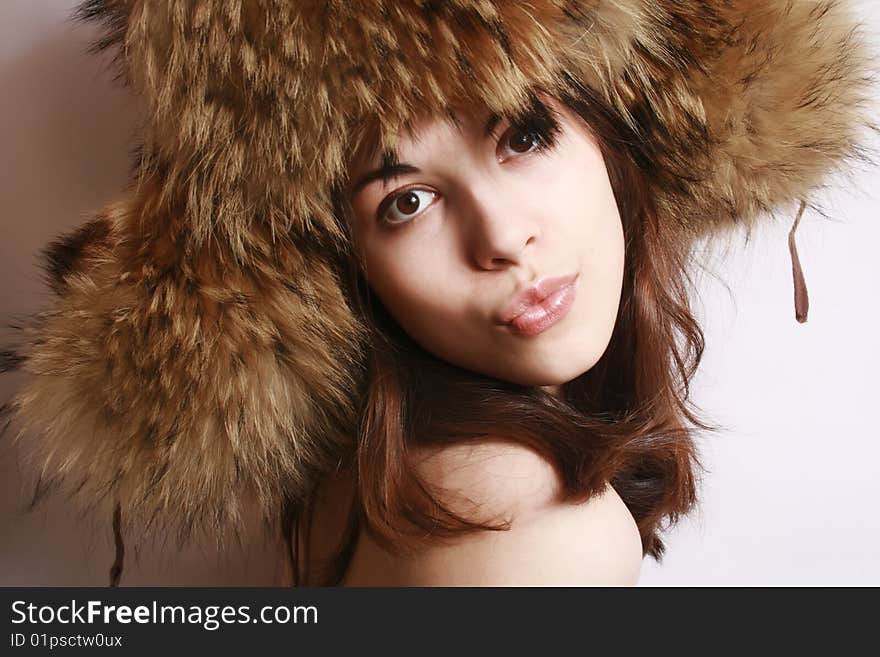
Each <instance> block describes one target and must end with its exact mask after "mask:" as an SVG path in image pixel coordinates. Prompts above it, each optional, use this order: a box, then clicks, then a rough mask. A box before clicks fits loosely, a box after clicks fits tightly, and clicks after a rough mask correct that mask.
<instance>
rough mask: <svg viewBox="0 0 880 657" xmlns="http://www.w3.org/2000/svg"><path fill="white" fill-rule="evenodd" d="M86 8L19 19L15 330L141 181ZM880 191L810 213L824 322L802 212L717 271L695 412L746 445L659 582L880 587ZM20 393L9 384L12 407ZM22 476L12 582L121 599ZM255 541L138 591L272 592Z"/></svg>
mask: <svg viewBox="0 0 880 657" xmlns="http://www.w3.org/2000/svg"><path fill="white" fill-rule="evenodd" d="M74 4H75V3H74V2H73V1H72V0H4V1H3V2H2V3H0V207H2V209H3V211H2V212H0V221H2V229H3V239H2V241H0V280H2V286H0V322H2V323H3V325H4V326H5V325H6V324H7V323H8V322H10V321H13V320H14V319H15V318H17V317H22V316H24V315H26V314H28V313H30V312H33V311H35V310H37V309H38V308H39V307H40V306H41V305H42V304H43V303H44V301H45V300H46V299H47V293H46V291H45V289H44V287H43V285H42V284H41V282H40V278H39V277H40V274H39V270H38V268H37V259H36V253H37V252H38V251H39V250H40V249H41V248H42V247H44V246H45V245H46V244H47V243H48V242H49V241H50V240H52V239H54V238H55V237H56V236H57V235H58V234H59V233H62V232H66V231H67V230H69V229H71V228H73V227H75V226H77V225H79V224H80V223H82V222H83V221H85V220H86V219H88V218H89V217H90V216H91V214H92V212H93V211H95V210H96V209H98V208H99V207H100V206H101V205H102V204H103V203H105V202H106V201H107V200H108V199H109V198H110V197H111V196H112V195H114V194H115V193H117V192H118V191H119V190H120V189H122V187H123V186H124V185H125V183H126V173H127V169H128V165H129V159H130V158H129V151H130V149H131V148H132V146H133V145H134V140H133V138H132V134H133V128H134V126H135V125H136V121H137V116H138V106H137V101H135V100H134V99H132V98H131V97H130V96H129V95H128V93H127V92H126V91H125V90H123V89H121V88H119V87H118V86H116V85H114V84H113V82H112V79H111V78H112V76H111V75H110V72H109V70H108V68H107V66H108V58H107V57H106V56H104V57H96V56H94V55H89V54H86V53H85V49H86V48H87V46H88V45H89V44H90V43H91V41H92V40H93V39H94V37H95V35H96V30H95V29H94V28H93V27H89V26H81V25H74V24H72V23H70V22H68V21H67V17H68V15H69V13H70V10H71V8H72V7H73V6H74ZM858 7H859V11H860V12H861V13H862V15H863V16H864V19H865V21H866V22H867V27H868V29H867V31H868V32H869V33H871V34H872V35H876V34H878V33H880V3H876V2H871V1H870V0H866V1H863V2H861V3H860V4H859V5H858ZM871 146H872V147H873V148H875V149H880V144H878V143H877V140H874V141H872V142H871ZM878 182H880V171H878V170H877V169H874V170H871V169H867V168H863V169H862V170H860V171H857V172H856V173H855V174H853V175H852V176H850V177H848V178H841V179H838V180H835V181H834V185H833V188H832V189H831V190H829V191H828V192H827V193H823V194H822V196H821V199H822V201H823V202H824V204H825V207H826V209H827V210H828V212H829V214H830V216H831V217H832V221H828V220H826V219H823V218H822V217H819V216H817V215H816V214H814V213H809V212H808V213H807V214H805V216H804V219H803V221H802V223H801V227H800V228H799V230H798V245H799V250H800V254H801V261H802V263H803V266H804V270H805V273H806V277H807V284H808V287H809V292H810V301H811V310H810V318H809V321H808V322H807V323H806V324H804V325H800V324H798V323H797V322H796V321H795V320H794V310H793V301H792V282H791V265H790V261H789V258H788V250H787V241H786V240H787V233H788V230H789V227H790V221H791V217H790V216H781V215H780V216H779V217H777V218H776V220H775V221H772V222H771V221H768V222H765V224H764V226H763V227H762V228H761V229H760V230H759V231H757V232H756V233H755V235H754V239H753V240H752V242H751V243H749V244H747V245H746V244H742V243H738V245H737V246H736V248H734V249H732V250H731V251H730V252H729V253H727V254H726V255H725V257H724V258H720V257H715V258H713V259H711V260H710V261H709V265H710V266H711V267H712V270H713V271H714V272H716V273H717V274H718V277H717V278H713V277H711V276H706V275H703V276H700V278H699V286H698V290H699V295H698V298H697V299H695V310H696V312H697V315H698V317H699V318H700V320H701V322H702V326H703V327H704V330H705V333H706V339H707V348H706V352H705V355H704V360H703V364H702V367H701V370H700V372H699V373H698V375H697V378H696V380H695V383H694V394H693V399H694V402H695V403H696V404H697V405H698V406H699V407H700V408H701V409H702V410H703V412H704V414H705V416H706V417H708V418H709V419H710V421H714V422H716V423H718V424H722V425H724V426H725V427H726V428H727V430H726V431H724V432H722V433H720V434H717V435H714V436H709V437H707V438H706V439H704V440H701V442H700V448H701V451H702V454H703V461H704V464H705V465H706V467H707V470H708V472H707V473H706V474H705V475H704V478H703V484H702V493H701V502H700V507H699V509H698V510H697V511H696V512H694V513H693V514H692V515H691V516H690V517H689V518H687V519H685V520H683V521H682V522H680V523H679V525H678V526H677V527H675V528H674V529H673V530H671V531H670V532H668V533H667V534H666V540H667V546H668V552H667V556H666V557H665V559H664V561H663V563H662V565H658V564H656V563H655V562H654V561H653V560H651V559H646V560H645V562H644V565H643V569H642V578H641V584H642V585H644V586H656V585H712V584H723V585H783V584H785V585H807V584H815V585H839V584H847V585H868V584H871V585H878V584H880V564H878V558H877V556H878V554H880V514H878V499H880V477H878V475H880V465H878V463H880V447H878V437H880V432H878V430H877V428H876V426H875V419H874V416H873V411H874V410H876V407H877V401H876V395H877V392H878V384H877V372H878V369H880V349H878V346H877V325H878V319H880V311H878V304H877V301H878V293H877V287H878V284H880V265H878V260H877V250H878V244H880V221H878V219H877V216H876V215H877V209H876V208H877V199H878V195H880V191H878V189H877V187H878ZM793 211H794V208H792V213H793ZM792 216H793V214H792ZM8 335H9V333H8V332H4V333H2V334H0V337H3V338H6V337H8ZM17 380H18V379H17V375H5V376H3V377H0V400H4V399H6V398H8V396H9V395H10V394H11V392H12V390H13V387H14V385H15V383H16V381H17ZM22 468H23V465H22V463H20V460H19V458H18V455H17V454H15V453H14V452H13V451H12V450H11V449H10V446H9V442H8V437H7V439H6V440H5V441H4V443H3V444H2V449H0V490H2V499H0V585H6V586H18V585H21V586H37V585H42V586H52V585H104V584H105V583H106V581H107V571H108V569H109V566H110V564H111V562H112V560H113V551H112V539H111V536H110V529H109V522H105V521H104V519H93V520H91V521H86V520H83V519H78V518H77V516H76V510H75V509H74V508H73V506H72V505H71V504H70V503H69V502H67V501H66V500H65V499H53V500H52V501H51V502H50V503H49V504H48V505H46V506H44V507H43V508H41V509H40V510H39V511H38V512H36V513H34V514H32V515H24V516H23V515H21V514H20V513H19V509H20V507H21V505H22V504H23V503H24V502H25V500H26V491H24V490H23V489H22V481H23V475H22ZM106 520H107V521H109V519H106ZM245 531H246V535H248V536H250V537H251V538H249V539H248V540H247V541H246V544H245V545H244V546H242V548H241V549H235V550H228V551H225V552H224V553H222V554H218V553H217V552H216V550H214V549H212V548H211V547H210V546H207V545H201V546H194V547H192V548H190V549H188V550H186V551H185V552H184V553H182V554H179V555H178V554H173V553H167V554H158V553H155V552H149V553H143V554H140V555H138V558H137V559H135V558H134V556H135V555H132V554H131V553H129V555H128V559H127V565H126V571H125V575H124V578H123V583H124V584H127V585H218V586H222V585H231V586H236V585H255V586H259V585H264V584H270V583H271V582H272V581H273V577H274V574H275V572H276V568H277V567H278V564H277V554H278V552H277V547H278V546H277V545H272V544H265V543H264V542H263V541H262V540H261V539H260V538H259V534H258V532H257V531H256V530H253V531H251V530H250V529H247V528H246V530H245Z"/></svg>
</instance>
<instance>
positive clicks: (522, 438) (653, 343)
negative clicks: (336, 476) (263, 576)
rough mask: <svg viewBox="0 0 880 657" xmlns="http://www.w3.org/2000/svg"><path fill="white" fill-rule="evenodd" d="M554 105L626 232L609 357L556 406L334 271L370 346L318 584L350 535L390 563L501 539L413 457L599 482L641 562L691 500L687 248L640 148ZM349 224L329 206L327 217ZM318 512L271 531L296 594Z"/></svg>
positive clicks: (603, 113)
mask: <svg viewBox="0 0 880 657" xmlns="http://www.w3.org/2000/svg"><path fill="white" fill-rule="evenodd" d="M560 100H561V101H562V102H563V103H565V104H566V105H567V106H568V107H569V108H571V109H572V110H574V111H575V112H576V113H577V114H578V115H579V116H580V117H581V118H583V119H584V120H585V122H586V123H587V125H588V126H589V129H590V130H591V131H592V132H593V134H594V136H595V137H596V139H597V142H598V144H599V147H600V149H601V152H602V154H603V158H604V160H605V165H606V168H607V170H608V175H609V179H610V182H611V185H612V188H613V190H614V194H615V198H616V201H617V204H618V208H619V211H620V216H621V219H622V222H623V229H624V237H625V249H626V256H625V266H624V280H623V289H622V296H621V302H620V306H619V309H618V314H617V319H616V324H615V328H614V331H613V334H612V337H611V340H610V343H609V345H608V348H607V349H606V351H605V353H604V354H603V356H602V357H601V358H600V360H599V361H598V362H597V363H596V365H595V366H594V367H592V368H591V369H590V370H588V371H587V372H584V373H583V374H581V375H580V376H578V377H577V378H575V379H574V380H572V381H569V382H567V383H566V384H564V385H563V386H561V395H560V397H558V398H557V397H555V396H553V395H551V394H550V393H548V392H546V391H544V390H542V389H541V388H538V387H527V386H522V385H518V384H514V383H509V382H506V381H501V380H498V379H494V378H491V377H488V376H484V375H482V374H479V373H476V372H472V371H468V370H464V369H462V368H459V367H456V366H454V365H452V364H450V363H447V362H445V361H442V360H440V359H438V358H436V357H434V356H433V355H432V354H430V353H428V352H427V351H425V350H424V349H423V348H422V347H420V346H419V345H418V344H416V343H415V342H414V341H413V340H412V339H411V338H409V336H408V335H407V334H406V333H404V331H402V330H401V328H400V327H399V325H397V323H396V322H395V321H394V320H393V319H392V318H391V317H390V316H389V314H388V312H387V310H386V309H385V308H384V307H383V306H382V304H381V302H380V301H379V300H378V299H376V298H375V297H374V295H371V294H370V289H369V286H368V285H367V283H366V280H365V278H364V276H363V267H362V265H361V263H359V262H358V260H357V258H348V259H347V260H344V261H341V262H340V265H341V266H343V267H345V268H346V270H347V272H346V275H347V280H348V283H347V285H348V291H349V294H350V296H351V300H352V304H353V306H354V308H355V309H356V311H357V312H359V313H360V314H361V316H362V318H363V320H364V322H365V323H366V324H367V326H368V327H369V329H370V335H371V338H370V343H371V344H370V349H369V350H368V352H367V354H366V363H365V372H366V380H365V382H364V392H363V395H362V399H363V403H362V407H361V408H360V409H359V411H360V412H359V418H360V426H359V427H358V436H357V453H356V454H354V455H353V456H352V459H353V461H352V463H351V465H352V466H353V467H355V468H356V473H357V477H356V480H357V486H356V491H355V495H354V500H353V504H352V507H351V509H350V511H349V518H348V529H347V532H346V534H345V536H344V537H343V541H342V546H341V549H340V551H339V553H338V554H337V555H336V558H335V559H334V561H333V564H332V565H331V574H330V575H329V577H328V579H327V580H326V581H325V582H323V584H324V585H336V584H338V583H339V582H341V581H342V578H343V577H344V574H345V571H346V569H347V566H348V563H349V561H350V559H351V556H352V554H353V550H354V546H355V541H356V539H357V535H358V530H359V529H360V528H363V530H364V531H366V532H368V533H369V536H370V537H371V538H372V539H373V540H375V541H376V542H377V543H379V544H380V545H382V546H383V547H384V548H385V549H386V550H388V551H389V552H392V553H394V554H399V553H400V552H403V551H409V550H412V549H417V548H418V546H419V545H421V544H424V543H425V542H426V541H427V542H430V541H431V540H435V539H437V538H440V537H447V538H448V537H453V536H456V535H459V534H463V533H468V532H473V531H480V530H496V531H497V530H504V529H507V528H508V527H509V523H502V524H499V525H492V524H482V523H479V522H475V521H473V520H470V519H467V518H463V517H461V516H459V515H457V514H456V513H454V512H453V511H451V510H450V509H448V508H447V507H445V506H444V505H443V504H442V503H440V502H439V501H438V500H437V499H436V498H435V497H434V496H433V495H432V493H431V491H430V490H429V489H428V487H427V486H426V485H425V482H424V481H423V480H422V479H421V478H420V476H419V475H418V473H417V472H416V470H415V469H414V466H413V463H412V461H411V459H409V458H408V454H409V453H410V452H411V449H412V447H413V446H414V445H416V444H418V445H420V446H440V445H451V444H454V443H460V442H464V441H470V442H474V441H481V440H487V439H493V440H497V439H499V438H502V439H505V440H509V441H512V442H515V443H519V444H522V445H526V446H528V447H530V448H532V449H534V450H536V451H537V452H538V453H540V454H541V455H543V456H544V457H545V458H546V459H547V460H548V461H549V462H550V463H552V464H553V465H554V467H555V469H556V471H557V472H558V474H559V476H560V479H561V484H562V497H563V499H564V500H573V501H585V500H587V499H589V498H590V497H591V496H593V495H596V494H599V493H601V492H602V491H603V490H604V489H605V487H606V485H608V484H609V483H610V484H611V485H612V486H613V487H614V489H615V490H616V491H617V493H618V495H619V496H620V497H621V499H622V500H623V501H624V503H625V504H626V505H627V507H628V508H629V510H630V512H631V513H632V515H633V517H634V518H635V521H636V524H637V525H638V529H639V533H640V535H641V539H642V549H643V553H644V554H649V555H651V556H652V557H654V558H655V559H657V560H658V561H659V560H660V559H661V557H662V555H663V552H664V544H663V541H662V540H661V539H660V536H659V534H660V532H661V531H663V530H664V529H666V528H668V526H670V525H672V524H673V523H675V522H676V521H677V520H678V519H679V517H680V516H682V515H683V514H686V513H687V512H688V511H689V510H690V509H691V508H692V507H693V505H694V504H695V503H696V499H697V488H698V476H697V473H698V470H699V468H700V464H699V460H698V455H697V450H696V447H695V441H694V438H695V434H696V432H697V431H698V430H700V429H702V430H707V431H711V430H714V429H715V428H716V427H712V426H710V425H708V424H706V423H705V422H704V421H702V420H701V419H700V418H699V417H698V415H697V411H696V409H695V408H694V407H693V406H692V404H691V402H690V401H689V383H690V380H691V378H692V377H693V375H694V373H695V371H696V369H697V367H698V365H699V363H700V360H701V357H702V353H703V348H704V338H703V333H702V331H701V329H700V327H699V325H698V324H697V322H696V320H695V319H694V317H693V315H692V312H691V309H690V303H689V296H688V294H689V290H690V289H691V288H692V281H691V278H690V276H689V273H688V271H687V256H688V253H687V248H686V246H685V244H686V241H685V240H682V239H680V238H679V236H678V235H677V234H676V230H675V227H672V226H667V225H662V224H661V223H660V222H659V221H658V219H657V213H656V211H655V207H654V203H653V198H652V195H651V193H650V189H649V186H648V182H647V181H648V175H649V173H650V172H648V171H646V170H645V169H644V167H645V166H648V165H647V163H648V162H650V161H651V160H650V158H648V157H646V156H645V153H644V150H645V149H646V148H649V147H650V145H649V144H645V143H644V142H643V141H641V140H640V139H639V138H638V135H636V134H635V133H634V132H633V131H632V130H631V129H630V128H629V127H628V125H627V124H626V123H625V122H624V121H622V120H621V119H620V117H619V116H618V115H617V114H616V113H615V112H614V111H613V110H611V109H610V108H609V107H608V106H607V104H605V103H604V102H603V101H601V100H600V99H599V98H598V97H596V96H595V95H594V94H593V93H591V92H590V91H589V90H587V89H583V90H580V89H579V90H578V92H577V93H576V94H566V95H563V96H562V97H561V98H560ZM347 211H348V210H347V208H346V207H345V204H344V203H343V202H342V201H341V200H340V199H339V198H337V213H338V214H340V215H344V214H345V213H346V212H347ZM347 223H348V222H346V221H341V224H342V225H343V226H345V225H347ZM314 499H315V498H314V496H312V498H311V499H310V500H309V502H308V504H307V505H306V507H305V508H304V509H293V508H291V509H289V510H288V513H287V514H286V518H285V522H284V523H283V527H282V531H284V532H285V539H286V540H287V542H288V547H289V548H290V554H291V561H292V568H293V573H294V584H295V585H298V584H303V583H305V584H312V585H313V583H310V582H309V583H306V582H300V581H299V574H300V563H299V561H300V555H298V554H297V550H295V549H293V547H292V545H291V532H293V533H294V534H295V536H296V539H294V541H297V542H298V537H299V533H300V530H301V526H302V528H304V530H305V536H306V541H305V544H306V546H308V543H309V541H308V536H309V535H310V533H311V526H312V511H313V508H314ZM297 542H294V543H293V545H297ZM305 559H306V562H308V554H306V556H305ZM306 565H308V563H307V564H306ZM307 570H308V568H307Z"/></svg>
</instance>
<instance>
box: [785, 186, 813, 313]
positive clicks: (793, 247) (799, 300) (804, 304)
mask: <svg viewBox="0 0 880 657" xmlns="http://www.w3.org/2000/svg"><path fill="white" fill-rule="evenodd" d="M806 206H807V203H806V201H801V206H800V209H799V210H798V213H797V216H796V217H795V218H794V225H793V226H792V227H791V231H790V232H789V233H788V251H789V253H790V254H791V273H792V276H793V278H794V316H795V319H797V321H798V322H800V323H801V324H803V323H804V322H806V321H807V312H808V311H809V309H810V297H809V295H808V294H807V282H806V281H805V280H804V270H803V268H802V267H801V261H800V258H798V252H797V244H796V243H795V240H794V233H795V231H796V230H797V227H798V224H799V223H800V221H801V216H802V215H803V214H804V208H805V207H806Z"/></svg>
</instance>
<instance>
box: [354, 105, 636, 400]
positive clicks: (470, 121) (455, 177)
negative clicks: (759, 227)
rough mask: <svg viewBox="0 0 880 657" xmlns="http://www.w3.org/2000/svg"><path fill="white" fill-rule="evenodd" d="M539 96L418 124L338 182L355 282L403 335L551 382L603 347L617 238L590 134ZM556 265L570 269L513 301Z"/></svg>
mask: <svg viewBox="0 0 880 657" xmlns="http://www.w3.org/2000/svg"><path fill="white" fill-rule="evenodd" d="M541 98H542V101H543V102H544V103H545V104H546V107H547V108H549V109H550V113H549V114H548V113H546V112H545V113H541V112H540V111H538V112H537V113H536V115H535V117H531V118H529V119H527V120H526V121H524V122H521V123H520V124H519V125H516V126H514V125H511V124H510V123H509V122H508V121H507V120H505V119H503V118H502V119H500V120H497V119H495V117H490V116H489V115H488V113H484V114H482V115H480V116H473V115H467V114H456V119H457V123H458V125H455V123H453V122H452V121H447V120H444V119H442V118H441V119H435V120H432V121H428V122H425V123H423V124H421V125H418V126H416V129H415V130H414V131H413V133H414V134H407V135H405V136H403V137H402V139H401V140H400V142H399V145H398V148H397V149H396V151H395V156H396V161H394V160H393V159H392V160H391V163H390V164H389V160H388V158H385V160H384V164H383V163H382V162H380V161H379V158H378V157H377V158H376V159H375V160H373V161H372V162H366V163H363V164H361V165H357V166H355V167H353V170H352V171H351V172H350V174H351V176H350V180H351V181H352V184H351V186H350V187H349V193H350V194H351V196H350V198H351V205H352V209H353V219H352V220H353V222H354V225H353V234H354V238H355V243H356V247H357V249H358V250H359V252H360V253H361V254H362V256H363V258H364V262H365V264H366V278H367V282H368V283H369V285H370V288H371V289H372V291H373V293H374V294H376V295H377V296H378V297H379V299H380V300H381V301H382V303H383V304H384V306H385V307H386V308H387V309H388V311H389V313H390V314H391V316H392V317H393V318H394V319H395V320H396V321H397V322H398V324H400V326H401V327H402V328H403V330H405V331H406V332H407V334H409V336H410V337H412V338H413V339H414V340H415V341H416V342H417V343H419V344H420V345H421V346H422V347H423V348H425V349H426V350H428V351H429V352H431V353H432V354H434V355H435V356H437V357H439V358H441V359H443V360H445V361H447V362H450V363H452V364H454V365H457V366H459V367H463V368H466V369H469V370H473V371H477V372H480V373H482V374H485V375H489V376H492V377H495V378H498V379H502V380H506V381H511V382H514V383H518V384H522V385H529V386H543V387H547V388H548V389H550V390H552V391H554V392H557V391H558V388H557V386H558V385H559V384H562V383H565V382H567V381H570V380H571V379H574V378H575V377H577V376H578V375H580V374H582V373H583V372H585V371H587V370H588V369H590V368H591V367H592V366H593V365H594V364H595V363H596V361H597V360H598V359H599V358H600V357H601V356H602V354H603V353H604V351H605V349H606V347H607V346H608V342H609V340H610V338H611V333H612V330H613V328H614V322H615V317H616V315H617V308H618V304H619V302H620V294H621V285H622V280H623V264H624V240H623V230H622V226H621V221H620V215H619V213H618V209H617V204H616V203H615V200H614V194H613V191H612V189H611V185H610V183H609V180H608V175H607V172H606V169H605V164H604V162H603V159H602V155H601V153H600V151H599V147H598V145H597V143H596V142H595V140H594V139H593V137H592V136H591V134H590V133H589V131H588V129H587V127H586V125H585V124H584V123H583V121H582V120H581V119H580V117H578V116H577V115H576V114H575V113H574V112H572V111H571V110H569V109H568V108H567V107H566V106H564V105H562V104H561V103H560V102H558V101H556V100H555V99H553V98H550V97H547V96H542V97H541ZM551 116H552V117H553V118H552V119H551V120H550V121H548V120H547V119H548V117H551ZM487 121H488V123H487ZM493 123H494V124H495V125H494V126H493V125H492V124H493ZM493 128H494V129H493ZM558 277H565V278H563V279H561V283H562V284H564V283H565V282H566V281H568V280H571V278H572V277H575V280H574V282H573V284H571V285H570V286H567V287H562V288H561V289H559V290H558V291H557V292H556V293H555V294H551V295H550V296H549V297H544V299H543V301H541V300H540V297H542V296H544V295H545V294H546V293H547V292H548V289H547V288H546V287H544V286H541V285H538V291H539V292H538V294H536V295H533V296H532V297H531V298H529V297H526V299H525V301H526V305H522V304H518V303H517V302H516V295H517V294H518V293H522V292H523V291H524V290H527V289H528V288H529V287H534V286H535V285H536V284H539V283H540V282H541V281H542V280H544V279H548V278H558ZM559 284H560V282H559V281H557V284H556V285H555V286H554V285H551V286H550V287H551V288H558V286H559ZM529 304H531V305H529ZM523 308H526V311H525V314H522V315H520V317H519V319H517V320H515V321H514V323H513V324H505V323H502V321H501V320H503V319H508V318H509V317H510V316H511V315H512V314H516V312H517V311H519V310H522V309H523ZM505 315H506V316H505Z"/></svg>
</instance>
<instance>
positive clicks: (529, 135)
mask: <svg viewBox="0 0 880 657" xmlns="http://www.w3.org/2000/svg"><path fill="white" fill-rule="evenodd" d="M540 145H541V140H540V138H539V137H538V135H537V134H535V133H534V132H533V131H531V130H522V129H518V128H511V129H510V130H508V131H507V133H505V135H504V136H503V137H502V138H501V143H500V144H499V145H498V150H499V152H498V155H499V157H500V158H501V160H502V161H504V160H506V159H508V158H511V157H516V156H517V155H524V154H525V153H529V152H530V151H533V150H536V149H537V148H538V147H539V146H540Z"/></svg>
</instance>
